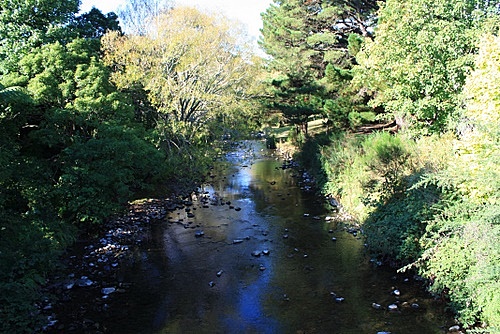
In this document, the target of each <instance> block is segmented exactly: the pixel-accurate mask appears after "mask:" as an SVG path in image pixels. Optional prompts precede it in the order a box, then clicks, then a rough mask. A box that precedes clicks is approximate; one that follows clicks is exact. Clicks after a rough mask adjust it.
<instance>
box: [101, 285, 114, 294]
mask: <svg viewBox="0 0 500 334" xmlns="http://www.w3.org/2000/svg"><path fill="white" fill-rule="evenodd" d="M113 292H116V288H114V287H109V288H102V289H101V293H102V294H103V295H109V294H111V293H113Z"/></svg>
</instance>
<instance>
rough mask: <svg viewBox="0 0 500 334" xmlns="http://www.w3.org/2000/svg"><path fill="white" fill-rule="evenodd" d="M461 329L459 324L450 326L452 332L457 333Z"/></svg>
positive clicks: (449, 330)
mask: <svg viewBox="0 0 500 334" xmlns="http://www.w3.org/2000/svg"><path fill="white" fill-rule="evenodd" d="M459 331H460V326H459V325H454V326H451V327H450V328H448V332H450V333H456V332H459Z"/></svg>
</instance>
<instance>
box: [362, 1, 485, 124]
mask: <svg viewBox="0 0 500 334" xmlns="http://www.w3.org/2000/svg"><path fill="white" fill-rule="evenodd" d="M493 7H494V5H493V4H491V3H490V2H485V1H476V0H460V1H451V0H441V1H427V0H426V1H413V0H412V1H404V2H401V1H395V0H389V1H387V2H386V3H385V5H383V6H382V8H381V10H380V12H379V13H380V15H379V24H378V26H377V29H376V32H375V40H374V41H370V40H367V42H366V44H365V48H364V51H363V52H362V53H361V54H359V56H358V61H359V62H360V63H361V67H359V68H358V70H359V71H358V70H357V71H356V72H357V74H356V80H355V81H356V82H357V83H358V85H359V87H363V88H364V89H367V90H370V91H372V92H373V96H374V99H373V101H371V106H373V107H382V108H384V109H385V112H386V118H387V119H391V118H395V119H396V121H397V123H398V124H399V125H400V126H402V127H415V128H416V130H417V131H419V132H421V133H433V132H434V133H435V132H443V131H445V130H446V128H447V124H448V121H449V119H450V117H451V116H452V115H453V114H454V112H455V110H456V109H457V107H458V106H459V105H460V104H461V101H460V93H461V89H462V87H463V85H464V82H465V78H466V75H467V72H468V70H469V69H470V68H471V67H472V66H473V60H472V59H473V54H474V53H475V52H476V50H477V48H476V39H477V37H476V36H477V34H476V32H477V31H479V30H480V26H481V22H482V21H483V18H484V17H485V16H486V15H488V14H489V13H491V12H492V10H493V9H494V8H493Z"/></svg>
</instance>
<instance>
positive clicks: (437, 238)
mask: <svg viewBox="0 0 500 334" xmlns="http://www.w3.org/2000/svg"><path fill="white" fill-rule="evenodd" d="M499 55H500V43H499V39H498V37H494V36H491V35H486V36H484V38H483V40H482V43H481V48H480V52H479V54H478V56H477V57H476V69H475V70H474V72H473V73H472V74H471V75H470V77H469V78H468V80H467V84H466V87H465V89H464V91H465V93H466V96H467V97H468V100H467V107H466V110H465V111H464V115H465V116H466V117H468V118H469V120H470V122H471V123H472V124H473V127H471V128H469V130H468V131H465V132H463V133H462V134H461V138H460V140H456V141H455V142H454V143H453V144H454V147H453V150H454V151H455V152H456V153H457V155H456V157H455V159H453V160H452V161H451V163H449V164H448V166H447V168H445V169H443V170H442V171H440V172H439V173H435V174H431V175H430V176H429V177H428V178H427V179H426V184H435V185H437V186H438V187H439V189H441V192H442V193H443V201H441V202H439V203H438V204H437V205H436V206H437V209H438V210H439V212H440V214H439V215H435V216H434V217H433V219H431V220H430V221H429V222H428V226H427V231H426V235H425V236H424V238H423V239H422V244H423V245H424V247H425V249H426V251H425V252H424V254H423V255H422V260H421V263H419V268H420V270H421V271H422V272H423V273H424V274H425V275H427V276H429V277H432V278H433V279H434V284H433V285H432V286H431V290H432V291H433V292H436V293H441V292H442V291H449V298H450V301H451V305H452V306H453V308H454V309H455V311H456V312H457V314H458V315H459V318H460V320H461V321H462V322H464V323H465V324H467V325H474V324H475V323H476V321H483V322H485V323H486V324H488V325H490V326H493V327H494V326H495V325H497V324H499V323H500V311H499V310H500V303H499V301H500V295H499V283H498V282H499V279H500V266H499V263H500V248H499V247H498V245H499V244H500V210H499V208H500V198H499V193H500V191H499V190H500V181H499V180H500V176H499V172H498V171H499V170H500V159H499V157H498V154H496V152H498V150H499V149H500V140H499V139H500V132H499V131H498V129H499V128H498V117H499V114H500V112H499V108H498V102H497V100H498V95H497V94H496V93H495V92H497V91H498V88H499V87H500V86H499V84H498V82H497V81H496V80H495V77H498V64H499V58H498V56H499ZM485 85H486V86H485ZM486 87H487V89H486ZM450 149H451V148H450Z"/></svg>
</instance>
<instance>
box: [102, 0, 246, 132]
mask: <svg viewBox="0 0 500 334" xmlns="http://www.w3.org/2000/svg"><path fill="white" fill-rule="evenodd" d="M152 22H153V23H154V24H153V26H152V27H151V29H150V30H149V31H148V33H147V34H146V35H142V36H137V35H131V36H119V35H118V34H110V35H108V36H106V37H105V38H104V40H103V46H104V49H105V58H104V59H105V61H106V63H107V64H108V65H110V66H111V68H112V69H113V70H115V73H114V74H113V80H114V82H115V83H116V84H117V86H118V87H119V88H121V89H127V90H129V89H143V90H144V91H145V92H147V98H148V102H149V103H150V104H151V105H152V106H153V107H154V108H155V109H156V110H157V112H158V115H159V116H160V117H159V119H161V120H164V121H165V123H164V124H163V126H164V125H165V124H170V125H172V124H173V123H183V124H184V125H183V126H178V125H177V126H178V128H183V129H189V131H188V132H189V133H186V135H188V136H191V135H193V134H194V133H195V132H196V131H197V130H207V128H206V125H207V123H209V122H211V121H212V120H214V119H216V118H217V117H219V116H221V115H222V113H223V112H224V111H225V110H226V108H227V106H230V105H234V104H237V103H238V101H239V100H240V99H242V98H244V97H245V94H246V93H245V90H246V88H247V87H249V86H250V84H251V83H252V80H253V74H254V72H253V71H252V68H253V65H252V63H251V62H249V61H248V60H247V58H249V57H248V55H247V54H244V51H245V49H244V46H242V45H241V44H238V43H237V36H235V35H234V34H233V29H232V27H231V22H230V21H228V20H227V19H225V18H223V17H216V16H211V15H207V14H203V13H201V12H199V11H198V10H196V9H194V8H188V7H180V8H176V9H173V10H171V11H169V12H167V13H163V14H161V15H159V16H158V17H156V18H155V19H154V20H152ZM170 125H169V126H170Z"/></svg>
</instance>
